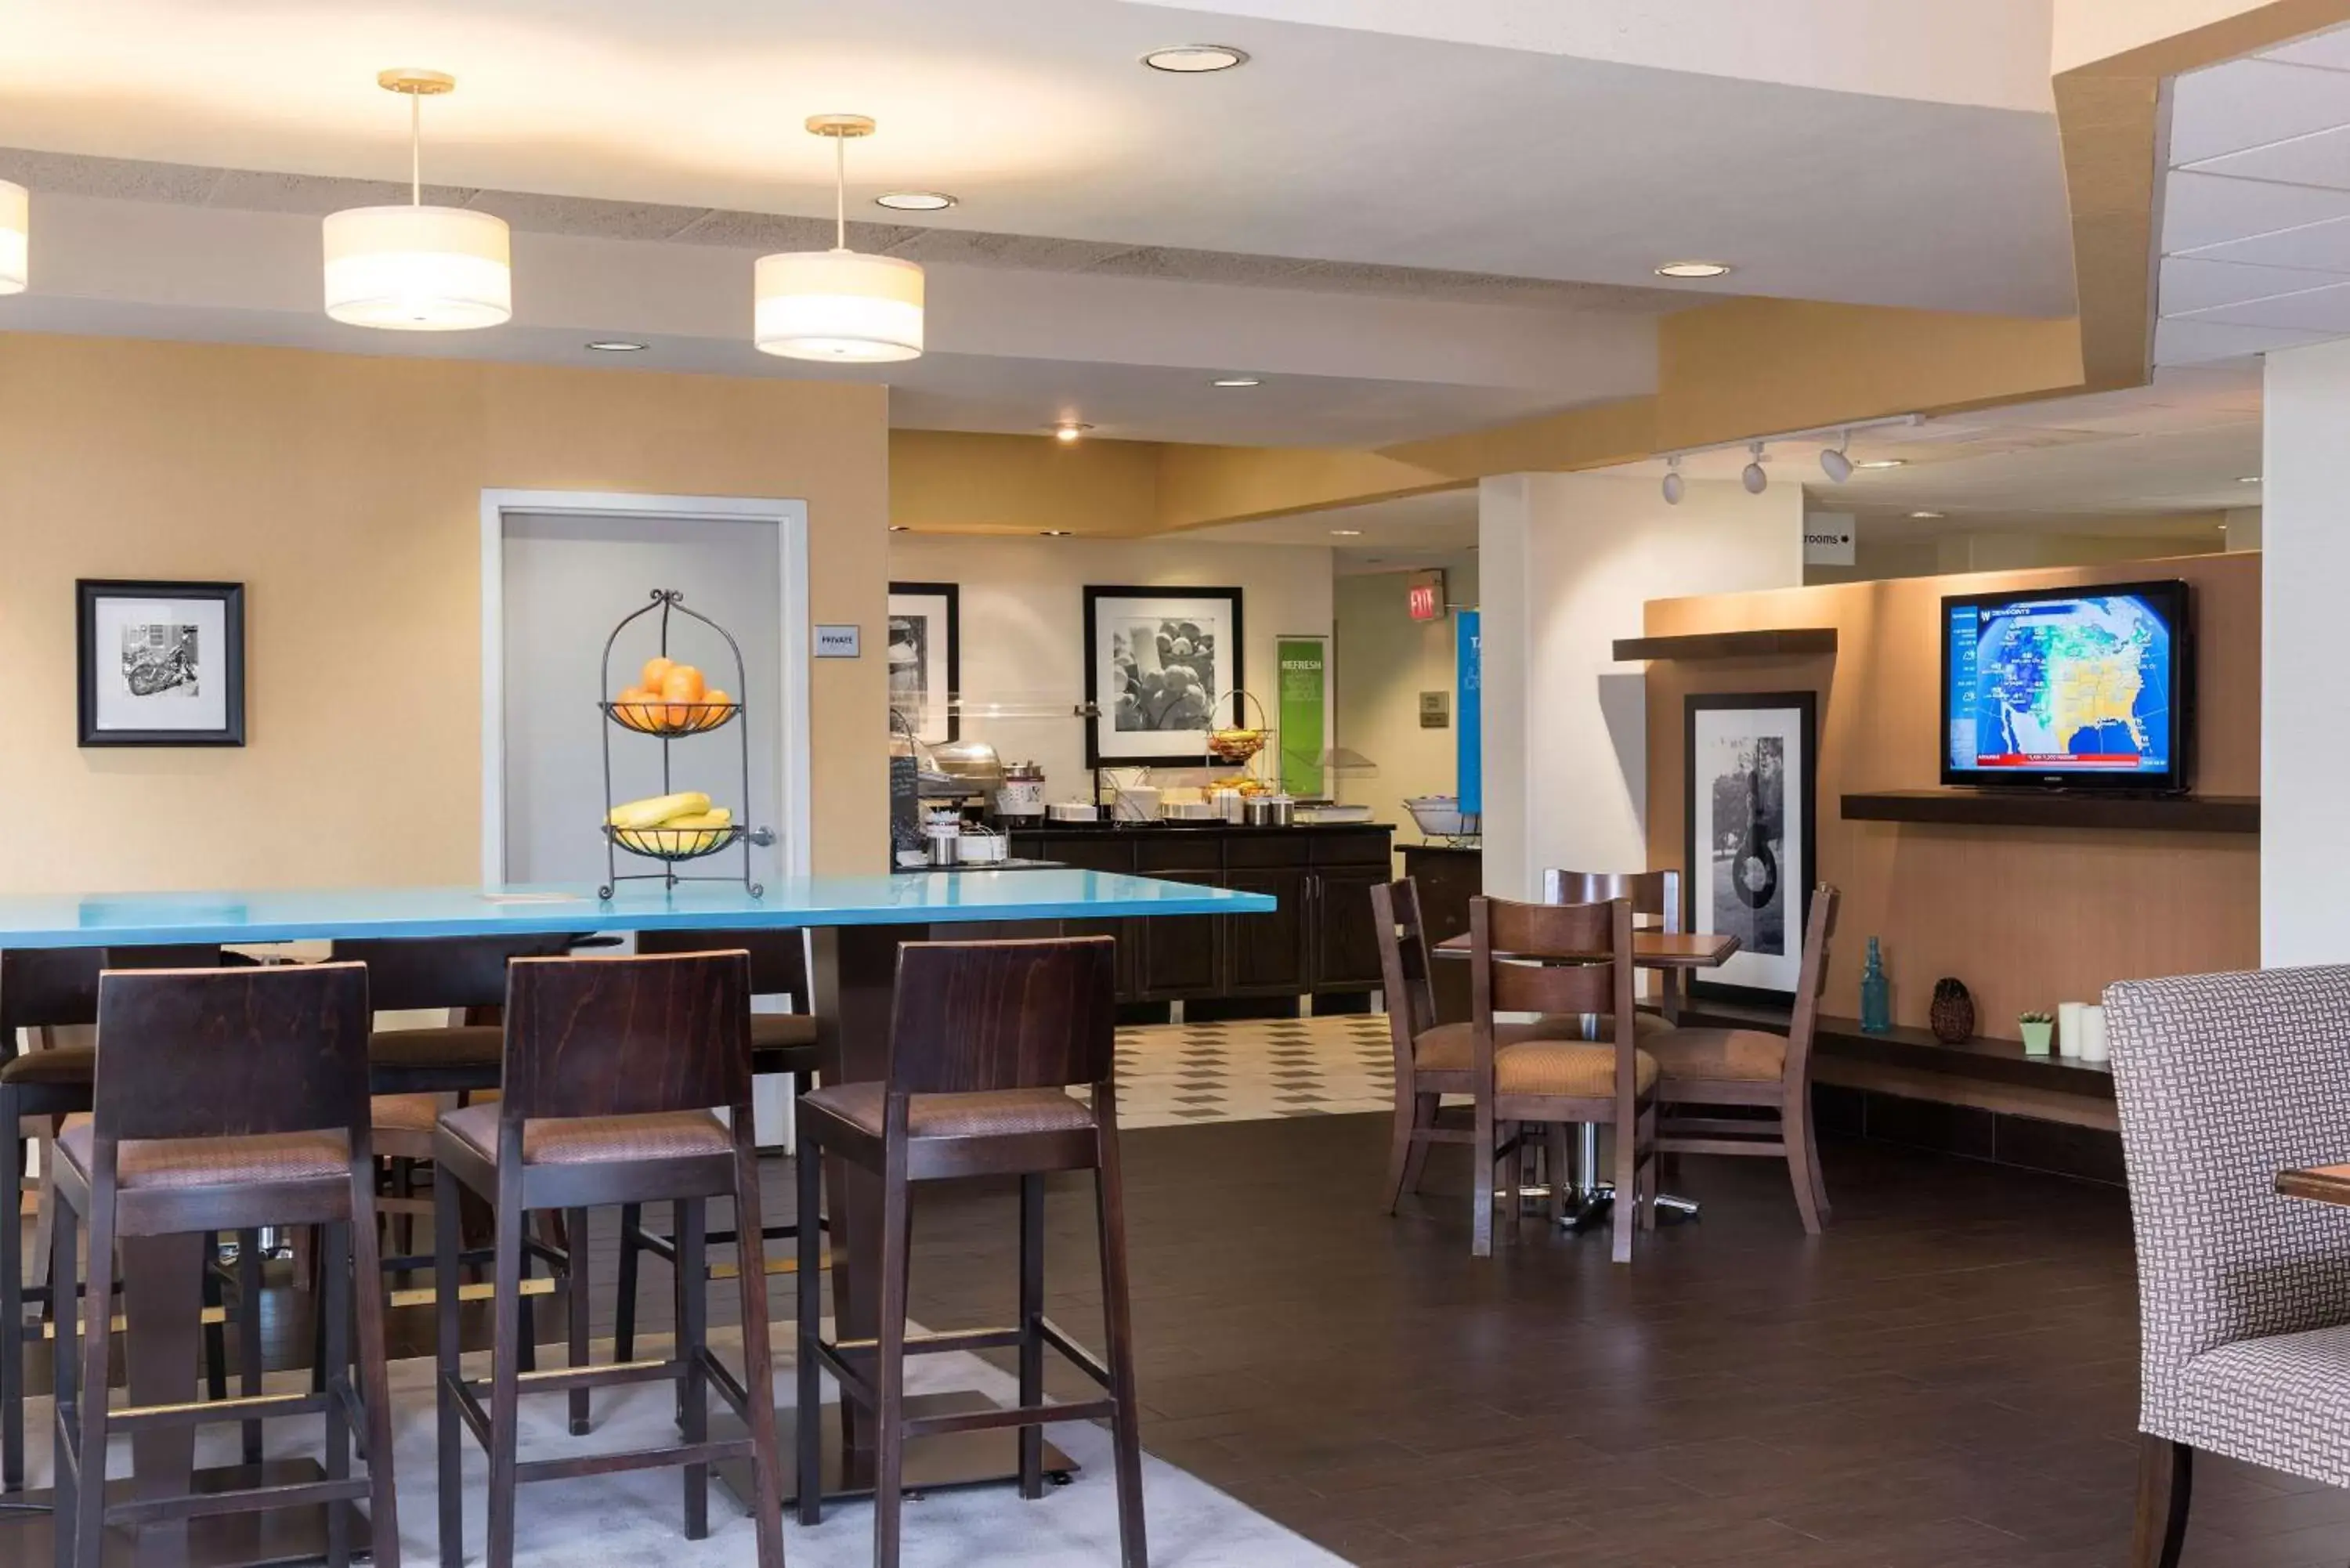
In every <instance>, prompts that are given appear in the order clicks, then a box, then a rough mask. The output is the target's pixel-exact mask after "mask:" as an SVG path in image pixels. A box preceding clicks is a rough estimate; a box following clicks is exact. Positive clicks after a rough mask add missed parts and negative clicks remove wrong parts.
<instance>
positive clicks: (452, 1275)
mask: <svg viewBox="0 0 2350 1568" xmlns="http://www.w3.org/2000/svg"><path fill="white" fill-rule="evenodd" d="M462 1191H463V1187H462V1186H461V1185H460V1184H459V1182H458V1181H457V1179H456V1178H454V1177H453V1176H451V1175H450V1174H449V1173H448V1171H447V1170H445V1169H444V1170H442V1172H440V1179H438V1180H436V1181H435V1182H433V1184H432V1297H433V1305H432V1311H433V1318H434V1321H433V1335H432V1359H433V1366H434V1376H433V1379H432V1387H433V1395H434V1399H435V1402H436V1404H437V1406H438V1408H439V1413H440V1420H441V1431H440V1443H439V1452H438V1454H437V1455H436V1456H435V1457H436V1459H438V1461H439V1469H440V1491H441V1568H461V1564H463V1562H464V1560H465V1493H464V1450H463V1449H462V1448H461V1447H459V1445H460V1444H462V1443H463V1442H464V1441H465V1440H466V1433H465V1428H464V1426H463V1421H462V1420H461V1419H460V1417H458V1414H457V1396H456V1393H455V1389H454V1385H455V1383H456V1380H457V1378H458V1377H459V1376H461V1375H462V1363H461V1362H460V1360H459V1351H460V1348H461V1347H460V1345H459V1344H458V1338H457V1336H458V1333H459V1320H458V1311H457V1307H458V1303H457V1285H458V1281H457V1257H458V1254H459V1252H460V1251H462V1250H463V1249H462V1247H461V1244H460V1243H461V1239H462V1231H463V1219H462V1217H461V1216H460V1215H459V1213H458V1194H459V1193H460V1192H462ZM387 1452H389V1450H387ZM370 1462H372V1460H370Z"/></svg>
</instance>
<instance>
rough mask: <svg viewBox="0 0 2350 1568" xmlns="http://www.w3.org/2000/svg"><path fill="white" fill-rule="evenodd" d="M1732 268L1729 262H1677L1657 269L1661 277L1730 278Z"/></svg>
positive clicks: (1668, 263)
mask: <svg viewBox="0 0 2350 1568" xmlns="http://www.w3.org/2000/svg"><path fill="white" fill-rule="evenodd" d="M1730 274H1731V265H1730V264H1729V263H1728V262H1714V261H1677V262H1667V263H1666V264H1665V265H1662V266H1660V267H1659V268H1658V269H1657V275H1658V276H1659V277H1728V276H1729V275H1730Z"/></svg>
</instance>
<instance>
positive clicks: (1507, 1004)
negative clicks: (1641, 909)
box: [1469, 898, 1659, 1263]
mask: <svg viewBox="0 0 2350 1568" xmlns="http://www.w3.org/2000/svg"><path fill="white" fill-rule="evenodd" d="M1632 929H1633V927H1632V904H1631V900H1629V899H1628V898H1615V899H1611V900H1609V901H1607V902H1606V903H1602V904H1517V903H1511V902H1509V901H1507V900H1504V899H1501V898H1471V900H1470V901H1469V939H1470V964H1471V969H1470V996H1471V1005H1472V1007H1473V1008H1474V1010H1475V1012H1474V1016H1473V1017H1472V1018H1471V1031H1470V1052H1471V1054H1470V1069H1469V1082H1470V1092H1471V1094H1472V1095H1473V1096H1475V1099H1476V1126H1475V1131H1474V1134H1473V1138H1474V1152H1473V1154H1472V1155H1471V1169H1472V1172H1473V1197H1472V1199H1471V1201H1472V1203H1473V1206H1474V1207H1473V1209H1472V1210H1471V1251H1472V1252H1473V1253H1474V1254H1475V1255H1476V1256H1478V1257H1481V1258H1482V1257H1488V1256H1491V1255H1492V1250H1493V1166H1494V1162H1495V1160H1496V1159H1497V1158H1505V1159H1507V1160H1508V1162H1509V1163H1508V1169H1509V1171H1510V1177H1509V1181H1508V1184H1507V1191H1506V1194H1505V1196H1506V1198H1507V1199H1508V1203H1507V1211H1508V1212H1509V1213H1510V1214H1511V1215H1512V1217H1513V1218H1514V1217H1515V1215H1516V1213H1517V1201H1516V1199H1517V1193H1518V1179H1517V1162H1516V1160H1515V1158H1514V1156H1515V1154H1516V1152H1517V1150H1516V1145H1517V1141H1518V1140H1517V1139H1516V1138H1514V1137H1507V1138H1505V1131H1504V1129H1505V1128H1506V1127H1508V1126H1509V1125H1510V1124H1515V1125H1516V1126H1517V1127H1521V1128H1523V1127H1524V1126H1526V1125H1528V1124H1539V1125H1544V1126H1556V1125H1558V1124H1562V1123H1572V1122H1580V1123H1586V1124H1589V1125H1592V1126H1609V1127H1615V1128H1616V1132H1617V1137H1616V1150H1615V1166H1616V1203H1615V1212H1614V1216H1613V1220H1612V1226H1613V1231H1612V1238H1611V1240H1612V1252H1613V1256H1614V1257H1615V1260H1616V1262H1619V1263H1627V1262H1631V1261H1632V1231H1633V1229H1634V1227H1635V1224H1636V1223H1637V1224H1638V1228H1640V1229H1643V1230H1650V1229H1653V1228H1654V1227H1655V1224H1656V1205H1655V1202H1654V1199H1655V1182H1656V1159H1657V1154H1656V1089H1657V1082H1658V1076H1659V1074H1658V1066H1657V1059H1656V1058H1655V1057H1654V1056H1651V1055H1650V1054H1648V1052H1646V1051H1644V1050H1642V1049H1641V1048H1640V1047H1639V1044H1638V1030H1637V1026H1636V1025H1635V1023H1634V1022H1633V1019H1634V1008H1633V1001H1632V984H1633V969H1634V965H1633V948H1632ZM1503 1012H1531V1013H1535V1014H1542V1015H1561V1014H1565V1015H1589V1014H1593V1013H1604V1014H1606V1015H1607V1017H1608V1018H1609V1019H1610V1020H1611V1021H1612V1022H1613V1024H1614V1029H1615V1037H1614V1039H1613V1040H1611V1041H1607V1042H1599V1041H1583V1040H1552V1039H1519V1040H1512V1039H1510V1038H1509V1037H1508V1035H1507V1034H1506V1033H1505V1032H1504V1027H1503V1025H1501V1024H1499V1023H1497V1019H1496V1015H1497V1014H1500V1013H1503ZM1555 1185H1556V1184H1555V1183H1554V1187H1555Z"/></svg>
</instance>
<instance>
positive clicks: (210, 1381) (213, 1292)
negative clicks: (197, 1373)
mask: <svg viewBox="0 0 2350 1568" xmlns="http://www.w3.org/2000/svg"><path fill="white" fill-rule="evenodd" d="M197 1255H198V1257H199V1259H200V1260H201V1261H200V1262H199V1263H198V1265H197V1266H198V1267H199V1268H201V1269H202V1270H203V1289H202V1292H201V1296H202V1299H203V1303H204V1306H205V1308H206V1309H207V1312H206V1315H207V1316H209V1315H210V1314H211V1310H213V1309H217V1308H218V1307H220V1306H221V1304H222V1301H221V1278H220V1236H219V1234H218V1233H217V1232H215V1231H206V1232H205V1233H204V1244H203V1251H201V1252H199V1253H198V1254H197ZM204 1397H205V1398H207V1399H212V1400H221V1399H225V1398H227V1397H228V1330H227V1329H226V1328H224V1326H222V1325H221V1324H217V1323H207V1324H204ZM246 1424H247V1425H248V1426H249V1425H251V1423H250V1422H248V1423H246Z"/></svg>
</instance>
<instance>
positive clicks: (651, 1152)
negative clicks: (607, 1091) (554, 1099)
mask: <svg viewBox="0 0 2350 1568" xmlns="http://www.w3.org/2000/svg"><path fill="white" fill-rule="evenodd" d="M441 1125H442V1127H446V1128H448V1129H449V1130H450V1132H452V1133H453V1134H455V1135H456V1136H457V1137H459V1138H461V1139H463V1141H464V1142H465V1143H467V1144H469V1145H471V1146H472V1147H473V1149H474V1150H475V1151H476V1152H477V1153H479V1154H480V1155H481V1157H482V1158H484V1159H487V1160H493V1161H494V1160H495V1159H496V1158H497V1157H498V1103H497V1102H496V1101H494V1100H489V1101H484V1102H483V1103H482V1104H479V1105H472V1106H466V1107H465V1108H464V1109H463V1110H459V1111H449V1112H446V1113H444V1114H443V1115H442V1117H441ZM733 1150H734V1137H733V1134H732V1133H730V1132H728V1131H727V1130H726V1124H725V1123H724V1122H722V1121H720V1120H719V1119H718V1118H717V1116H714V1115H712V1113H710V1112H708V1111H669V1112H663V1113H661V1114H660V1115H657V1116H581V1117H577V1118H576V1119H566V1120H561V1121H548V1120H540V1121H529V1122H525V1123H524V1124H523V1129H522V1158H523V1163H524V1164H525V1165H601V1164H605V1163H607V1162H608V1161H613V1160H627V1159H683V1158H692V1157H696V1156H700V1155H711V1154H731V1153H733Z"/></svg>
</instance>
